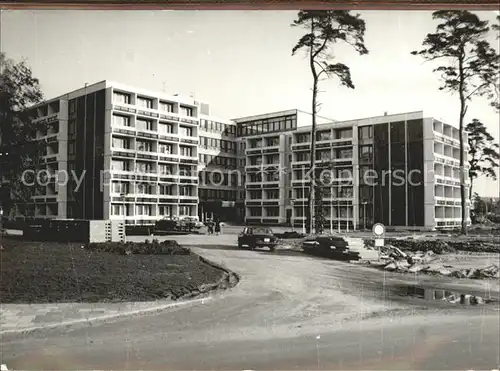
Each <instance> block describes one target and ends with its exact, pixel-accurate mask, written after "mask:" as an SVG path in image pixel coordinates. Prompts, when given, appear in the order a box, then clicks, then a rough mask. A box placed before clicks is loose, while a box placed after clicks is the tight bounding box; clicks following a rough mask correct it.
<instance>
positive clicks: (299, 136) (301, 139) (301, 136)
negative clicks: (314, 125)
mask: <svg viewBox="0 0 500 371" xmlns="http://www.w3.org/2000/svg"><path fill="white" fill-rule="evenodd" d="M306 142H309V134H297V143H306Z"/></svg>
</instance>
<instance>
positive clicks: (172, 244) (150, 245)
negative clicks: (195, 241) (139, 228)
mask: <svg viewBox="0 0 500 371" xmlns="http://www.w3.org/2000/svg"><path fill="white" fill-rule="evenodd" d="M87 248H88V249H89V250H94V251H104V252H108V253H111V254H118V255H131V254H137V255H190V254H191V250H189V249H187V248H185V247H182V246H180V245H179V244H178V243H177V241H172V240H167V241H163V242H158V240H156V239H155V240H153V241H152V242H149V241H148V240H146V241H145V242H125V243H123V242H103V243H89V244H88V245H87Z"/></svg>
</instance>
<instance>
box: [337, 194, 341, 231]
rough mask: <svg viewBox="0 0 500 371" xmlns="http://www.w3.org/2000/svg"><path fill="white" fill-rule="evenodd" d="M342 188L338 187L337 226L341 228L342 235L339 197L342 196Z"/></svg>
mask: <svg viewBox="0 0 500 371" xmlns="http://www.w3.org/2000/svg"><path fill="white" fill-rule="evenodd" d="M339 191H340V186H337V226H338V228H339V233H340V200H339V195H340V192H339Z"/></svg>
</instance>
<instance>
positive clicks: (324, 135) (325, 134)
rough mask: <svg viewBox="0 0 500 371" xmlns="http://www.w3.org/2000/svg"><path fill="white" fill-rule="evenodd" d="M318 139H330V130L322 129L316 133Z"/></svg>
mask: <svg viewBox="0 0 500 371" xmlns="http://www.w3.org/2000/svg"><path fill="white" fill-rule="evenodd" d="M316 139H317V140H318V141H319V140H329V139H330V131H329V130H328V131H320V132H318V133H317V134H316Z"/></svg>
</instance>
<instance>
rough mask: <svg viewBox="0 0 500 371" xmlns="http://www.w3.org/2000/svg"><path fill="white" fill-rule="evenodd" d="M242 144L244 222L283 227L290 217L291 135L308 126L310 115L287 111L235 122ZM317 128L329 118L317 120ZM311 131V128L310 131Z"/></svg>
mask: <svg viewBox="0 0 500 371" xmlns="http://www.w3.org/2000/svg"><path fill="white" fill-rule="evenodd" d="M234 121H235V122H236V123H237V128H238V129H237V130H238V135H239V136H240V137H241V138H243V139H244V141H245V147H246V149H245V158H246V161H245V169H244V171H245V179H246V182H245V221H246V222H247V223H250V224H285V223H289V222H290V221H291V218H292V214H291V210H290V209H288V210H287V205H289V204H290V197H291V195H290V178H289V176H288V171H287V169H288V167H289V164H290V156H291V152H290V150H289V148H290V144H291V133H293V132H294V131H296V130H300V128H302V127H310V126H311V124H312V116H311V115H310V114H308V113H306V112H302V111H299V110H288V111H281V112H274V113H269V114H263V115H256V116H249V117H242V118H237V119H234ZM317 121H318V125H322V124H324V123H326V122H332V121H333V120H332V119H327V118H325V117H319V116H318V117H317ZM309 130H310V129H309Z"/></svg>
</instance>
